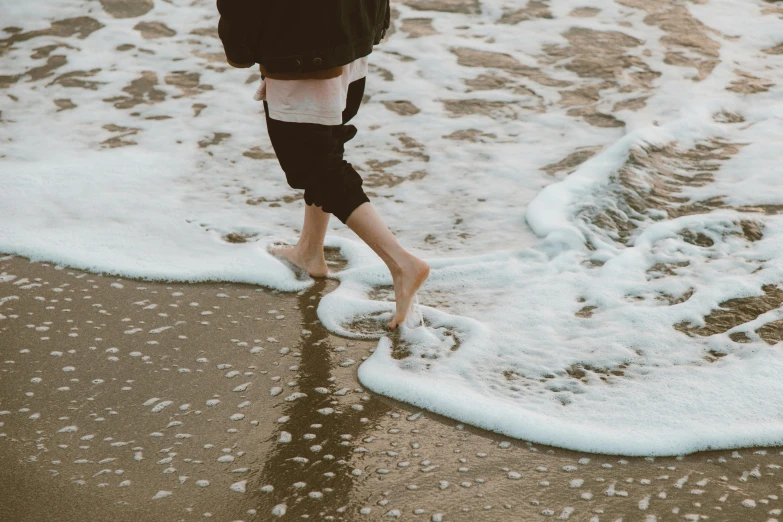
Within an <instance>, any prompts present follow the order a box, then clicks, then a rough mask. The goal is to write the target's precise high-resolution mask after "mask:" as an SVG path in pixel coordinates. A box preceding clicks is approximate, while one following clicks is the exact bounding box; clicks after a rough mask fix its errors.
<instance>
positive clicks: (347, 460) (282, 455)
mask: <svg viewBox="0 0 783 522" xmlns="http://www.w3.org/2000/svg"><path fill="white" fill-rule="evenodd" d="M327 286H331V285H328V284H327V283H326V282H323V281H320V282H318V283H316V284H315V285H314V286H313V287H312V288H310V289H309V290H308V291H306V292H304V293H302V294H301V295H300V296H299V298H298V302H299V307H300V309H301V310H302V314H303V316H304V321H303V324H304V325H305V326H304V327H305V328H306V329H307V330H309V331H310V333H309V334H308V335H307V336H306V337H303V338H302V340H301V341H300V343H299V345H298V346H297V350H298V351H299V352H301V353H302V357H301V361H300V363H299V364H298V370H297V372H298V373H297V389H298V390H299V392H298V393H302V394H304V395H305V396H303V397H299V398H296V399H294V400H292V401H290V402H288V401H286V402H284V403H282V404H281V405H280V406H281V407H280V408H279V410H280V411H279V412H277V414H279V415H280V416H281V419H280V420H279V421H278V422H279V424H278V428H277V429H276V430H275V433H274V435H273V437H274V439H275V440H276V442H275V443H274V444H273V446H272V449H271V451H270V453H269V455H268V456H266V457H265V458H264V460H263V462H261V463H260V465H261V473H260V475H259V477H258V479H257V481H254V482H256V483H257V486H258V487H254V488H252V489H254V490H256V491H261V493H254V496H256V497H257V498H258V501H259V505H260V506H261V511H262V512H270V513H271V512H275V513H281V514H282V513H283V512H287V514H288V516H289V517H292V518H297V517H300V516H301V515H308V514H309V515H315V514H316V513H319V512H323V510H324V504H327V505H329V506H331V507H336V508H337V509H338V512H339V511H340V510H341V509H343V510H344V506H346V505H347V504H348V503H349V501H350V500H351V493H352V491H353V490H354V489H355V484H354V483H355V481H357V479H358V478H359V477H360V476H361V474H362V471H361V468H360V467H358V468H355V467H353V466H354V465H355V464H354V463H353V460H354V455H356V441H358V440H359V439H361V438H362V437H363V436H364V434H365V433H366V432H367V430H368V429H369V428H370V427H373V426H375V424H376V423H377V421H378V419H379V418H380V417H381V416H382V415H383V414H384V410H385V408H384V407H383V405H382V403H380V402H379V401H360V402H355V403H354V404H351V405H348V404H347V401H346V400H345V399H349V398H350V397H352V396H355V394H357V393H363V392H362V391H361V390H360V389H359V388H355V389H353V390H349V389H348V388H339V389H338V387H339V383H340V382H341V381H342V379H340V380H338V379H337V378H336V377H335V376H334V375H333V373H334V370H335V369H336V368H338V365H337V360H336V357H335V354H339V353H341V352H340V351H337V352H335V350H344V349H345V347H338V346H334V344H333V342H332V341H331V339H332V337H331V336H330V334H329V333H328V332H327V330H326V329H325V328H324V327H323V326H322V325H321V323H320V321H319V320H318V316H317V314H316V306H317V298H318V297H319V296H321V295H324V294H325V293H327V292H326V291H325V290H326V287H327ZM351 344H353V343H351ZM281 384H282V383H281ZM347 392H353V393H354V395H347ZM292 397H294V395H289V398H292ZM364 397H365V398H367V399H369V396H366V395H365V396H364ZM254 486H255V484H254ZM270 486H271V487H270Z"/></svg>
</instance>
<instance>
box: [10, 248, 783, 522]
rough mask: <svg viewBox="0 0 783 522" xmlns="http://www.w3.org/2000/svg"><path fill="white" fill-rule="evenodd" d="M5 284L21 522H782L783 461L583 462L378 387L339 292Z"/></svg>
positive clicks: (14, 267)
mask: <svg viewBox="0 0 783 522" xmlns="http://www.w3.org/2000/svg"><path fill="white" fill-rule="evenodd" d="M0 281H2V282H0V353H1V354H2V362H1V363H0V413H2V415H0V456H1V458H2V462H3V466H2V468H1V469H0V491H2V492H3V493H2V501H1V502H0V520H2V521H13V522H22V521H25V522H26V521H36V522H45V521H55V520H56V521H83V520H90V521H93V520H94V521H98V520H101V521H103V520H111V521H126V520H128V521H131V520H132V521H139V520H143V521H174V520H197V519H203V518H211V519H214V520H220V521H235V520H244V521H251V520H260V521H266V520H278V518H277V517H275V516H273V514H272V512H273V509H275V506H280V505H283V504H284V505H285V506H286V508H287V509H286V513H285V515H283V516H282V517H281V518H279V519H281V520H295V519H296V520H299V519H316V520H321V519H323V520H379V519H382V520H387V519H388V518H391V519H394V518H395V517H396V518H400V519H404V520H425V521H426V520H439V517H438V516H437V514H442V520H445V521H451V520H453V521H462V520H471V521H472V520H487V521H506V520H508V521H516V520H519V521H527V520H539V519H540V520H546V519H555V520H564V519H568V520H579V521H582V520H584V521H588V520H605V521H616V520H626V521H627V520H645V521H647V520H658V521H667V520H702V519H703V520H713V521H715V520H727V521H728V520H731V521H751V520H759V521H768V520H776V519H780V518H781V516H780V510H781V508H783V502H781V500H780V498H779V497H780V496H781V495H783V489H782V488H783V473H781V472H780V466H781V465H783V451H781V450H782V449H783V448H766V449H742V450H738V451H721V452H709V453H699V454H694V455H689V456H685V457H678V458H655V459H651V458H650V459H644V458H625V459H624V458H622V457H617V456H607V455H593V454H582V453H575V452H571V451H566V450H561V449H557V448H549V447H545V446H538V445H534V444H530V443H526V442H524V441H516V440H507V439H505V438H504V437H502V436H499V435H497V434H493V433H490V432H486V431H482V430H478V429H474V428H472V427H470V426H462V425H460V424H458V423H456V422H454V421H452V420H449V419H446V418H443V417H440V416H437V415H434V414H431V413H428V412H421V411H419V410H418V409H416V408H413V407H410V406H407V405H405V404H400V403H397V402H394V401H391V400H388V399H386V398H384V397H381V396H377V395H374V394H372V393H370V392H367V391H365V390H363V389H362V387H361V384H360V383H359V382H358V381H357V378H356V368H357V367H358V365H359V364H360V363H361V361H362V359H363V358H364V357H366V356H367V355H369V353H370V352H371V350H372V349H373V347H374V343H372V342H353V341H349V340H346V339H342V338H339V337H335V336H333V335H331V334H329V333H328V332H327V331H326V330H325V329H324V328H323V327H322V326H321V325H320V323H319V322H318V319H317V316H316V313H315V310H316V307H317V305H318V301H319V299H320V298H321V296H323V295H324V294H325V293H328V292H329V291H330V290H331V289H332V288H333V287H334V285H335V282H334V281H321V282H318V283H317V284H316V285H315V286H313V287H312V288H311V289H309V290H307V291H305V292H302V293H300V294H283V293H278V292H275V291H271V290H268V289H262V288H257V287H253V286H249V285H240V284H224V283H214V284H180V283H160V282H147V281H131V280H124V279H118V278H115V277H108V276H100V275H95V274H89V273H85V272H80V271H76V270H71V269H67V268H62V267H57V266H53V265H50V264H43V263H32V262H30V261H28V260H26V259H23V258H18V257H11V256H7V257H4V258H2V261H0ZM153 399H154V400H153ZM168 401H170V403H169V402H168ZM209 401H215V402H209ZM217 401H220V402H217ZM210 404H214V405H211V406H210ZM278 509H280V508H278Z"/></svg>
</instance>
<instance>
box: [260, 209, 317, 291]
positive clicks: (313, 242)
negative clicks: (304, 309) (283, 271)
mask: <svg viewBox="0 0 783 522" xmlns="http://www.w3.org/2000/svg"><path fill="white" fill-rule="evenodd" d="M330 217H331V214H329V213H328V212H324V211H323V210H321V207H316V206H315V205H305V219H304V225H303V226H302V235H301V237H300V238H299V241H298V242H297V243H296V246H294V247H281V248H273V249H271V252H272V254H274V255H276V256H280V257H283V258H285V259H287V260H288V261H290V262H291V263H293V264H294V265H296V266H298V267H299V268H301V269H302V270H307V272H308V273H309V274H310V275H311V276H313V277H324V276H325V275H326V274H327V273H328V272H329V269H328V267H327V266H326V260H325V259H324V237H325V236H326V229H327V228H328V227H329V218H330Z"/></svg>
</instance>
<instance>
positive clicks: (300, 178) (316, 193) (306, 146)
mask: <svg viewBox="0 0 783 522" xmlns="http://www.w3.org/2000/svg"><path fill="white" fill-rule="evenodd" d="M364 84H365V79H364V78H362V79H360V80H356V81H354V82H353V83H351V84H350V85H349V86H348V101H347V104H346V107H345V110H344V111H343V123H342V125H319V124H316V123H291V122H287V121H280V120H273V119H272V118H270V117H269V106H268V105H267V103H266V102H264V112H265V113H266V126H267V130H268V131H269V139H270V140H271V141H272V147H273V148H274V149H275V154H277V160H278V161H279V162H280V167H282V169H283V172H285V177H286V180H287V181H288V184H289V185H291V187H293V188H295V189H304V191H305V192H304V200H305V203H307V204H308V205H315V206H317V207H321V208H322V210H323V211H324V212H329V213H331V214H334V215H335V216H336V217H337V219H339V220H340V221H342V222H343V223H345V222H346V221H347V220H348V217H349V216H350V215H351V213H352V212H353V211H354V210H356V208H357V207H358V206H359V205H361V204H362V203H366V202H368V201H370V200H369V198H368V197H367V195H366V194H365V193H364V190H362V177H361V176H360V175H359V173H358V172H356V169H354V168H353V166H352V165H351V164H350V163H348V162H347V161H345V160H344V159H343V154H344V152H345V148H344V145H345V143H346V142H347V141H348V140H350V139H351V138H353V137H354V136H355V135H356V127H354V126H353V125H346V122H348V121H349V120H350V119H351V118H353V117H354V116H355V115H356V113H357V112H358V111H359V105H360V104H361V102H362V96H363V95H364Z"/></svg>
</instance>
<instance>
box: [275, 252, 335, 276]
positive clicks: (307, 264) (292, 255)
mask: <svg viewBox="0 0 783 522" xmlns="http://www.w3.org/2000/svg"><path fill="white" fill-rule="evenodd" d="M269 252H270V253H271V254H272V255H273V256H277V257H282V258H283V259H285V260H286V261H288V262H290V263H291V264H293V265H294V266H296V267H298V268H301V269H302V270H304V271H306V272H307V273H308V274H310V276H311V277H325V276H326V274H328V273H329V268H328V267H327V266H326V260H325V259H324V254H323V252H321V255H320V256H309V257H306V258H305V257H304V256H303V255H302V253H301V252H300V251H299V250H298V249H297V248H296V247H290V246H289V247H280V248H270V249H269Z"/></svg>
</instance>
